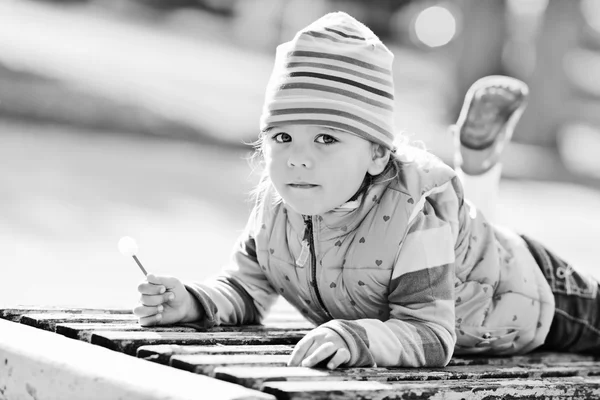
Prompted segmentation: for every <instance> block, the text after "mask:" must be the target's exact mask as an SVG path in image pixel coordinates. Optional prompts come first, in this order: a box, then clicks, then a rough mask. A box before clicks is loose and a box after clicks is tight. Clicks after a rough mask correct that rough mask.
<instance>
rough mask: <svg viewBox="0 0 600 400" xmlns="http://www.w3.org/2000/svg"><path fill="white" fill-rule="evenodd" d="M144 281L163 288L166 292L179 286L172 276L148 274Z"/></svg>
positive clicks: (177, 280)
mask: <svg viewBox="0 0 600 400" xmlns="http://www.w3.org/2000/svg"><path fill="white" fill-rule="evenodd" d="M146 281H147V282H148V283H150V284H153V285H156V286H164V287H165V288H166V289H167V290H169V289H172V288H174V287H175V286H177V285H180V284H181V282H180V281H179V279H177V278H175V277H173V276H160V275H159V276H157V275H154V274H148V275H147V276H146Z"/></svg>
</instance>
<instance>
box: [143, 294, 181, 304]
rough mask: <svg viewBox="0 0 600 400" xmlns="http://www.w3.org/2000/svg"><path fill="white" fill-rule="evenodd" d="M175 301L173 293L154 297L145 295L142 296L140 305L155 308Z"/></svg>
mask: <svg viewBox="0 0 600 400" xmlns="http://www.w3.org/2000/svg"><path fill="white" fill-rule="evenodd" d="M173 299H175V295H174V294H173V293H171V292H168V293H165V294H162V295H154V296H148V295H145V294H143V295H141V296H140V303H142V304H143V305H145V306H150V307H154V306H158V305H160V304H163V303H166V302H169V301H171V300H173Z"/></svg>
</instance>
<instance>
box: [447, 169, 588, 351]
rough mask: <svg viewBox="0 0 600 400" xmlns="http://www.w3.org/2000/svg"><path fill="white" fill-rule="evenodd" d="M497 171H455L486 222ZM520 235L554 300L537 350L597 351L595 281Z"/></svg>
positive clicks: (493, 202) (494, 194) (491, 214)
mask: <svg viewBox="0 0 600 400" xmlns="http://www.w3.org/2000/svg"><path fill="white" fill-rule="evenodd" d="M501 171H502V166H501V165H500V164H497V165H496V166H495V167H494V168H492V169H491V170H490V171H488V172H487V173H485V174H483V175H478V176H469V175H466V174H464V173H462V171H460V170H458V171H457V173H458V175H459V177H460V178H461V181H462V182H463V186H464V190H465V197H466V198H467V199H469V200H470V201H471V202H472V203H473V204H474V205H475V206H476V207H477V208H478V209H479V210H480V211H481V212H482V213H483V214H484V215H485V216H486V217H487V219H488V220H490V222H493V218H494V208H495V206H496V200H497V195H498V187H499V181H500V175H501ZM522 237H523V239H524V240H525V242H526V243H527V246H528V248H529V251H530V252H531V254H532V255H533V257H534V258H535V260H536V261H537V264H538V265H539V267H540V269H541V270H542V272H543V273H544V276H545V277H546V280H547V281H548V284H549V285H550V288H551V289H552V293H553V294H554V299H555V304H556V310H555V312H554V318H553V320H552V325H551V326H550V332H549V333H548V336H547V337H546V340H545V342H544V344H543V345H542V346H541V347H540V348H539V350H547V351H564V352H571V353H586V354H593V355H600V296H599V290H598V288H599V286H600V285H599V283H598V282H597V281H596V280H595V279H594V278H592V277H591V276H589V275H587V274H585V273H583V272H580V271H577V270H575V269H574V268H573V267H572V266H571V265H569V264H568V263H567V262H565V261H563V260H562V259H561V258H559V257H558V256H556V255H555V254H553V253H552V252H551V251H549V250H548V249H546V248H545V247H544V246H543V245H542V244H540V243H539V242H537V241H535V240H533V239H531V238H529V237H527V236H524V235H523V236H522Z"/></svg>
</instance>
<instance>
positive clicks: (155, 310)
mask: <svg viewBox="0 0 600 400" xmlns="http://www.w3.org/2000/svg"><path fill="white" fill-rule="evenodd" d="M163 310H164V307H163V306H162V305H158V306H156V307H148V306H145V305H143V304H140V305H138V306H137V307H135V308H134V309H133V314H134V315H135V316H136V317H140V318H145V317H151V316H154V315H156V314H160V313H162V312H163Z"/></svg>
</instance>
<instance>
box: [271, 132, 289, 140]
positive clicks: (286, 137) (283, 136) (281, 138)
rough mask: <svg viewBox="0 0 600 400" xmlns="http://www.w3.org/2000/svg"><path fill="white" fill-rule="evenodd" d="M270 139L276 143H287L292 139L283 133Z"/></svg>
mask: <svg viewBox="0 0 600 400" xmlns="http://www.w3.org/2000/svg"><path fill="white" fill-rule="evenodd" d="M272 139H273V140H274V141H276V142H277V143H287V142H291V141H292V137H291V136H290V135H288V134H287V133H285V132H280V133H277V134H275V135H273V137H272Z"/></svg>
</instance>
